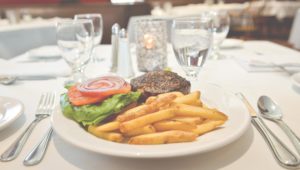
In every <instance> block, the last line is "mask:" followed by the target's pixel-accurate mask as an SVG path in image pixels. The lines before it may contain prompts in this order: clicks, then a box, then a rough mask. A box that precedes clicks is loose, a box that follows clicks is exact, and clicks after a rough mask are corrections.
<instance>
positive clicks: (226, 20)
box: [209, 11, 230, 59]
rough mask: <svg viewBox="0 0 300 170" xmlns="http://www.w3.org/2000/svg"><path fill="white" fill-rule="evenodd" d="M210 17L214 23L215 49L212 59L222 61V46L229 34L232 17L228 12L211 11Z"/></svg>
mask: <svg viewBox="0 0 300 170" xmlns="http://www.w3.org/2000/svg"><path fill="white" fill-rule="evenodd" d="M209 15H210V16H211V17H212V22H213V48H212V52H211V55H210V58H211V59H222V58H224V56H222V55H221V54H220V46H221V44H222V42H223V41H224V39H225V38H226V36H227V34H228V32H229V26H230V17H229V15H228V13H227V12H226V11H210V12H209Z"/></svg>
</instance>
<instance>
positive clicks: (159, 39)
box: [135, 19, 167, 72]
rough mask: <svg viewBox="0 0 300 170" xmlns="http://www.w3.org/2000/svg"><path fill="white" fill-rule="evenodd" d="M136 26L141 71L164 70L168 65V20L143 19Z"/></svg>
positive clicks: (137, 50) (137, 53)
mask: <svg viewBox="0 0 300 170" xmlns="http://www.w3.org/2000/svg"><path fill="white" fill-rule="evenodd" d="M135 26H136V28H135V30H136V55H137V63H138V69H139V71H143V72H148V71H154V70H163V69H164V68H165V67H166V66H167V22H166V21H165V20H162V19H141V20H137V21H136V25H135Z"/></svg>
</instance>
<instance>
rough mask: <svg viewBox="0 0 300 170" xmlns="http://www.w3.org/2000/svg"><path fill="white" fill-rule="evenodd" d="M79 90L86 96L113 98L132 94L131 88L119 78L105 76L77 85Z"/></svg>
mask: <svg viewBox="0 0 300 170" xmlns="http://www.w3.org/2000/svg"><path fill="white" fill-rule="evenodd" d="M77 89H78V90H79V91H80V92H81V93H82V94H83V95H85V96H90V97H95V96H111V95H114V94H125V93H128V92H130V90H131V86H130V84H129V83H127V82H126V81H125V80H124V79H123V78H121V77H118V76H103V77H98V78H95V79H91V80H89V81H86V82H84V83H82V84H79V85H77Z"/></svg>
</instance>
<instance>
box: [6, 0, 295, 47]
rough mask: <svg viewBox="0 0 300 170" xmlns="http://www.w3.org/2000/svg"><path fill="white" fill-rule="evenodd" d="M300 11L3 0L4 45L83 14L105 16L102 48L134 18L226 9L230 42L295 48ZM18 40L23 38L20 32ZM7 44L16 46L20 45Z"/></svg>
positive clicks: (289, 4) (208, 4) (290, 7)
mask: <svg viewBox="0 0 300 170" xmlns="http://www.w3.org/2000/svg"><path fill="white" fill-rule="evenodd" d="M299 8H300V1H296V0H288V1H279V0H263V1H261V0H259V1H247V0H0V44H1V41H2V43H4V42H3V41H4V39H2V40H1V38H3V37H1V31H7V30H10V31H11V30H15V29H18V28H20V27H22V29H23V28H24V27H25V28H32V29H33V30H34V29H35V28H36V27H39V30H40V29H42V28H41V26H45V25H47V24H48V23H50V22H52V23H53V22H54V21H55V20H56V19H57V18H72V17H73V16H74V15H75V14H79V13H101V14H102V16H103V22H104V30H103V39H102V44H110V41H111V26H112V25H113V24H114V23H119V24H120V26H121V27H124V28H128V27H129V26H130V24H131V26H132V20H133V18H134V17H140V16H144V17H145V16H146V17H162V18H166V19H170V18H172V17H177V16H188V15H197V14H198V13H200V12H202V11H203V10H209V9H222V10H223V9H224V10H227V11H228V13H229V14H230V17H231V22H230V23H231V25H230V32H229V35H228V37H230V38H232V37H233V38H240V39H245V40H249V39H257V40H270V41H274V42H278V43H280V44H283V45H286V46H290V47H293V46H292V45H291V44H290V43H289V38H290V33H291V28H292V25H293V20H294V18H295V16H296V14H297V10H298V9H299ZM43 29H46V28H45V27H43ZM128 29H129V30H130V28H128ZM8 34H9V32H6V34H5V35H4V36H5V37H8ZM12 34H13V35H14V37H15V38H17V37H18V36H17V35H18V32H14V33H12ZM23 34H24V32H23ZM20 36H22V35H21V33H20ZM41 36H45V37H47V36H48V38H45V41H44V42H43V43H44V44H47V41H49V44H51V43H52V42H54V41H55V40H54V39H55V35H51V34H42V35H41ZM51 37H52V38H51ZM18 38H19V39H20V37H18ZM46 40H47V41H46ZM6 41H7V43H9V42H11V43H16V41H15V40H6ZM5 43H6V42H5ZM5 43H4V44H5ZM30 48H32V47H30ZM0 50H1V49H0Z"/></svg>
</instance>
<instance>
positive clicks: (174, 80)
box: [130, 71, 191, 99]
mask: <svg viewBox="0 0 300 170" xmlns="http://www.w3.org/2000/svg"><path fill="white" fill-rule="evenodd" d="M130 84H131V86H132V90H134V91H141V92H142V93H143V98H144V99H146V98H147V97H149V96H154V95H158V94H161V93H167V92H171V91H180V92H182V93H183V94H188V93H189V92H190V89H191V83H190V82H189V81H187V80H186V79H184V78H183V77H181V76H179V75H178V74H176V73H174V72H171V71H152V72H148V73H146V74H144V75H142V76H139V77H136V78H134V79H132V80H131V81H130Z"/></svg>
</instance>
